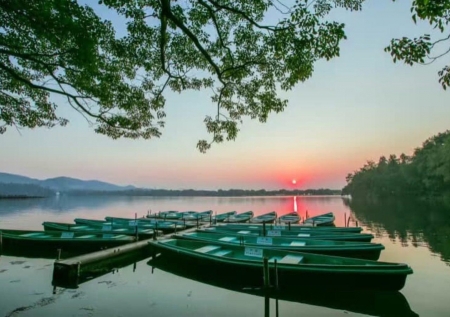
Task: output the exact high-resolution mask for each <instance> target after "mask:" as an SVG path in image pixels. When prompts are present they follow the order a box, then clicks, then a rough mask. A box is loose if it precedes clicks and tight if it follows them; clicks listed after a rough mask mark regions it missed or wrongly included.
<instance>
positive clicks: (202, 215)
mask: <svg viewBox="0 0 450 317" xmlns="http://www.w3.org/2000/svg"><path fill="white" fill-rule="evenodd" d="M212 213H213V211H212V210H207V211H203V212H197V211H183V212H180V214H181V219H184V220H186V221H196V220H209V219H210V218H211V217H212Z"/></svg>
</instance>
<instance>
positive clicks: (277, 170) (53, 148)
mask: <svg viewBox="0 0 450 317" xmlns="http://www.w3.org/2000/svg"><path fill="white" fill-rule="evenodd" d="M410 5H411V1H396V2H392V1H391V0H371V1H367V2H366V3H365V4H364V6H363V10H362V11H361V12H344V11H337V12H336V13H334V14H333V19H335V20H337V21H340V22H344V23H345V24H346V34H347V37H348V39H347V40H345V41H343V42H342V43H341V56H340V57H338V58H335V59H333V60H331V61H328V62H327V61H319V62H318V63H316V64H315V71H314V73H313V76H312V77H311V78H310V79H309V80H307V81H306V82H305V83H299V84H298V85H297V86H296V87H295V88H294V89H292V90H291V91H289V92H280V95H281V96H282V97H284V98H287V99H288V100H289V106H288V107H287V108H286V110H285V111H284V112H282V113H279V114H272V115H270V116H269V119H268V121H267V122H266V123H260V122H258V121H257V120H256V121H252V120H244V124H243V125H241V126H240V132H239V135H238V137H237V139H236V141H231V142H225V143H222V144H215V145H213V147H212V148H211V149H210V150H209V151H208V152H207V153H206V154H202V153H200V152H199V151H198V150H197V148H196V144H197V141H198V140H200V139H209V138H210V137H211V136H210V135H209V134H208V133H207V132H206V128H205V126H204V123H203V120H204V117H205V116H206V115H210V114H213V113H214V111H215V105H214V104H213V103H212V102H211V101H210V94H209V92H208V91H200V92H184V93H182V94H177V93H172V92H170V93H168V94H167V95H166V99H167V102H166V113H167V118H166V126H165V128H164V129H163V135H162V136H161V138H159V139H151V140H129V139H120V140H112V139H109V138H108V137H106V136H103V135H98V134H95V132H94V131H93V129H92V127H90V126H89V124H88V123H87V122H86V121H85V120H84V119H83V118H82V117H81V116H80V115H79V114H78V113H77V112H75V111H74V110H72V109H70V108H69V107H68V106H67V105H65V104H61V106H60V109H59V111H60V112H59V114H60V115H63V116H66V117H67V118H68V119H69V120H70V123H69V125H68V126H67V127H64V128H61V127H57V128H53V129H45V128H39V129H33V130H30V129H23V130H21V131H20V133H19V132H18V131H17V130H15V129H9V130H8V131H7V132H6V133H5V134H4V135H0V171H1V172H8V173H15V174H21V175H26V176H29V177H33V178H40V179H44V178H50V177H57V176H69V177H75V178H81V179H99V180H103V181H107V182H112V183H116V184H122V185H128V184H132V185H135V186H140V187H147V188H167V189H187V188H193V189H220V188H222V189H229V188H243V189H262V188H265V189H280V188H287V189H306V188H335V189H339V188H342V187H343V186H345V176H346V175H347V174H348V173H350V172H353V171H354V170H357V169H359V168H360V167H361V166H362V165H363V164H364V163H365V162H366V161H367V160H378V158H379V157H380V156H381V155H386V156H387V155H389V154H397V155H399V154H401V153H406V154H412V152H413V150H414V148H416V147H419V146H420V145H421V144H422V142H423V141H425V140H426V139H427V138H428V137H431V136H432V135H435V134H437V133H439V132H443V131H445V130H446V129H448V128H450V107H449V105H448V100H449V96H448V92H446V91H444V90H443V89H442V88H441V86H440V85H439V83H438V75H437V72H438V70H439V69H440V68H442V66H443V65H444V64H443V62H445V58H444V59H443V61H438V62H436V63H435V64H432V65H429V66H419V65H417V66H414V67H410V66H407V65H405V64H402V63H397V64H394V63H393V61H392V59H391V57H390V55H389V54H388V53H386V52H384V50H383V49H384V47H386V46H387V45H388V44H389V42H390V40H391V39H392V38H398V37H403V36H412V37H414V36H419V35H421V34H423V33H430V31H431V30H430V28H429V26H428V25H427V24H425V23H421V24H419V25H414V24H413V22H412V20H411V16H410V11H409V9H410ZM293 179H295V180H296V181H297V183H296V184H295V185H294V184H292V180H293Z"/></svg>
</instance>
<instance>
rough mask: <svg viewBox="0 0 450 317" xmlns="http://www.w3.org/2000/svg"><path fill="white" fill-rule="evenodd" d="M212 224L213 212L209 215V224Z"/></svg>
mask: <svg viewBox="0 0 450 317" xmlns="http://www.w3.org/2000/svg"><path fill="white" fill-rule="evenodd" d="M211 225H212V213H211V214H210V215H209V226H210V227H211Z"/></svg>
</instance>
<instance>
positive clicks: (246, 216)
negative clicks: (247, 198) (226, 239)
mask: <svg viewBox="0 0 450 317" xmlns="http://www.w3.org/2000/svg"><path fill="white" fill-rule="evenodd" d="M252 218H253V211H246V212H243V213H240V214H237V215H234V216H231V217H228V218H227V219H225V220H224V221H223V222H225V223H240V222H247V221H249V220H250V219H252Z"/></svg>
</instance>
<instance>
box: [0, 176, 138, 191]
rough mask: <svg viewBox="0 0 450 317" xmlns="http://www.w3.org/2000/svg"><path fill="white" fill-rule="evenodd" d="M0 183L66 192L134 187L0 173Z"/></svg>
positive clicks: (116, 189) (117, 189)
mask: <svg viewBox="0 0 450 317" xmlns="http://www.w3.org/2000/svg"><path fill="white" fill-rule="evenodd" d="M0 183H3V184H33V185H38V186H41V187H43V188H48V189H51V190H54V191H60V192H66V191H73V190H77V191H78V190H83V191H91V190H92V191H121V190H131V189H135V188H136V187H134V186H118V185H114V184H110V183H106V182H102V181H98V180H87V181H86V180H81V179H76V178H71V177H56V178H48V179H45V180H39V179H34V178H29V177H26V176H21V175H15V174H9V173H0Z"/></svg>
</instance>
